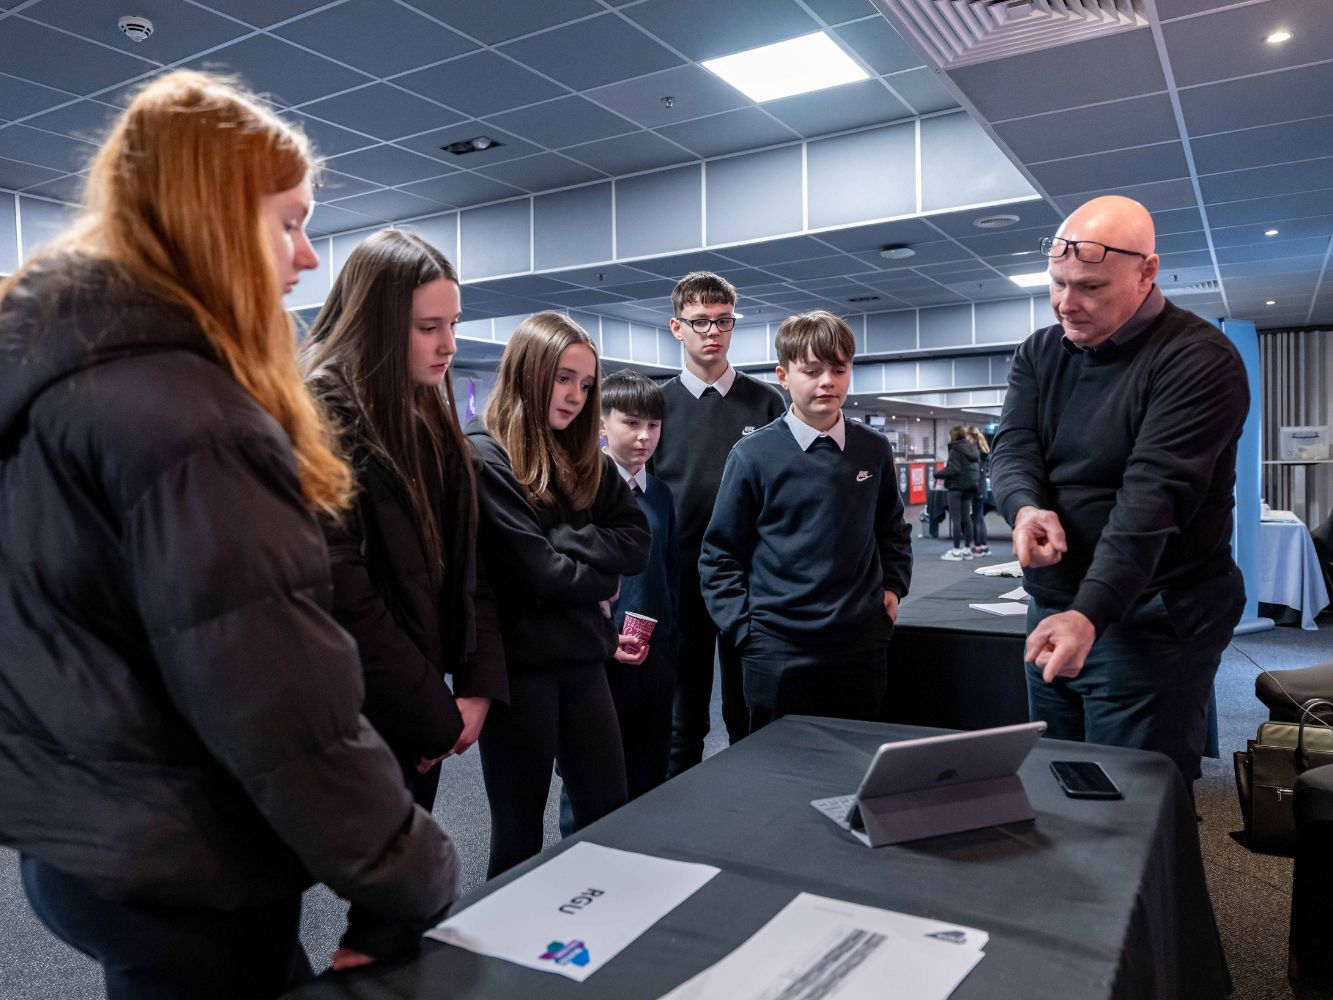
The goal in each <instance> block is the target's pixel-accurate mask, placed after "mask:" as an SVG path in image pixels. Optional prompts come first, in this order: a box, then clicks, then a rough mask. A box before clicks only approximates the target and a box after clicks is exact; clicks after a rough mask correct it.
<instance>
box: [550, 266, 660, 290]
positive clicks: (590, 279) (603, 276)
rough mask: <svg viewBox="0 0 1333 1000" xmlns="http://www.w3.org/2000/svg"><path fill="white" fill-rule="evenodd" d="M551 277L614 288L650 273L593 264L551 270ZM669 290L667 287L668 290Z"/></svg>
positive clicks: (579, 283)
mask: <svg viewBox="0 0 1333 1000" xmlns="http://www.w3.org/2000/svg"><path fill="white" fill-rule="evenodd" d="M551 277H553V278H558V279H559V280H561V281H567V282H569V283H570V284H571V285H605V286H606V287H608V288H615V287H616V286H617V285H628V284H631V283H633V282H638V281H645V280H647V279H649V278H651V277H652V275H650V274H649V273H648V272H647V271H640V270H639V269H638V268H634V267H626V266H625V265H624V264H594V265H593V266H591V267H573V268H564V269H562V270H559V271H555V272H552V274H551ZM670 290H671V289H670V288H668V289H667V291H668V292H669V291H670Z"/></svg>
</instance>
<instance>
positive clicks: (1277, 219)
mask: <svg viewBox="0 0 1333 1000" xmlns="http://www.w3.org/2000/svg"><path fill="white" fill-rule="evenodd" d="M1312 215H1333V191H1308V192H1305V193H1304V194H1287V195H1278V196H1276V197H1272V198H1256V199H1254V200H1253V201H1231V202H1227V203H1226V204H1223V205H1212V206H1210V207H1209V209H1208V224H1209V225H1210V226H1244V225H1251V224H1253V223H1258V222H1263V223H1268V224H1273V225H1277V227H1278V228H1279V229H1281V228H1282V226H1281V223H1282V221H1283V220H1284V219H1302V218H1308V217H1309V216H1312Z"/></svg>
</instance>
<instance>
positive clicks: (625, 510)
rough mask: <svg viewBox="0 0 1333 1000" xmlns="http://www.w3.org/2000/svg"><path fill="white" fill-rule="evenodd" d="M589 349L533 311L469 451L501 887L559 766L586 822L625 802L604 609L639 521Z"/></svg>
mask: <svg viewBox="0 0 1333 1000" xmlns="http://www.w3.org/2000/svg"><path fill="white" fill-rule="evenodd" d="M600 420H601V404H600V402H599V393H598V373H597V348H596V345H595V344H594V343H593V341H592V338H590V337H589V336H588V334H587V333H585V332H584V331H583V330H582V329H581V328H580V327H579V326H578V324H576V323H574V322H573V321H572V320H570V319H569V317H567V316H564V315H562V314H560V313H554V312H542V313H537V314H535V315H533V316H530V317H528V318H527V319H526V320H524V321H523V322H522V323H520V324H519V326H518V329H516V330H515V331H514V333H513V336H512V337H510V340H509V343H508V344H507V345H506V346H505V351H504V356H503V357H502V358H501V359H500V372H499V380H498V383H497V385H496V387H495V389H494V391H493V392H492V393H491V396H490V398H489V399H488V400H487V402H486V408H485V412H484V414H483V416H482V419H481V420H479V421H473V423H472V424H471V425H469V427H468V440H469V442H470V443H471V445H472V447H473V451H474V453H475V454H476V455H477V456H478V458H480V459H481V460H482V462H483V463H484V464H483V465H482V466H481V470H480V473H479V475H478V490H479V492H480V496H481V505H480V507H481V533H480V538H479V543H478V547H479V554H480V558H481V560H482V562H483V563H484V564H485V566H486V571H487V576H488V577H489V579H490V582H491V585H492V587H493V588H494V590H495V595H496V598H497V600H498V602H499V606H500V622H501V632H502V635H503V636H504V648H505V659H506V661H507V663H508V667H509V707H508V709H507V710H499V711H495V712H492V713H491V715H490V716H489V717H488V718H487V720H486V728H485V729H484V730H483V731H482V734H481V764H482V770H483V774H484V776H485V779H486V797H487V799H488V800H489V801H490V806H491V859H490V867H489V876H492V877H493V876H495V875H498V874H500V873H501V872H503V871H505V870H507V869H509V868H511V867H513V866H514V865H516V864H518V863H519V862H520V861H523V860H525V859H526V858H529V857H531V856H532V855H534V854H536V853H537V852H538V851H540V850H541V848H542V814H543V811H544V809H545V807H546V799H547V795H548V794H549V793H550V788H551V765H552V763H553V762H557V761H558V762H559V764H560V773H561V776H562V777H563V778H564V782H565V788H566V789H567V790H568V792H569V798H570V802H571V804H572V806H573V812H574V818H575V821H576V822H577V823H578V825H580V826H584V825H587V824H588V823H591V822H593V821H594V820H596V819H599V818H601V817H602V816H604V815H605V814H606V813H608V812H610V811H611V810H612V809H615V808H617V807H618V806H620V805H623V804H624V802H625V801H626V799H627V797H628V793H627V790H626V781H625V758H624V751H623V750H622V748H621V742H620V728H619V725H618V724H617V722H616V712H615V705H614V704H613V703H612V701H611V692H610V688H609V687H608V686H607V681H606V671H605V669H604V668H603V664H604V662H605V661H606V660H607V659H608V658H609V657H611V656H612V654H613V653H614V652H615V649H616V640H617V636H616V630H615V627H614V625H613V624H612V621H611V612H610V604H609V602H610V601H611V599H612V598H613V597H614V596H615V594H616V593H617V591H618V590H619V586H620V577H621V575H622V574H633V573H638V572H640V571H641V570H642V569H643V568H644V566H645V565H646V563H647V561H648V555H649V551H650V544H651V538H650V536H649V533H648V522H647V519H646V518H645V517H644V516H643V513H642V511H640V510H639V506H638V504H637V503H635V501H634V498H633V496H632V495H631V494H630V491H629V487H628V486H626V485H625V481H624V479H622V478H621V476H620V475H619V474H618V473H617V472H616V471H615V467H614V465H613V464H612V463H611V459H610V458H609V457H607V456H605V455H603V454H602V453H601V451H600V449H599V447H598V445H599V426H600Z"/></svg>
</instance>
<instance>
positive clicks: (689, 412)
mask: <svg viewBox="0 0 1333 1000" xmlns="http://www.w3.org/2000/svg"><path fill="white" fill-rule="evenodd" d="M662 398H663V402H664V404H665V412H664V414H663V417H662V437H661V440H660V442H659V443H658V445H657V451H656V452H655V453H654V455H653V459H652V462H651V464H650V466H649V471H651V472H652V474H653V475H655V476H656V477H657V478H658V479H660V480H662V482H664V483H666V485H667V488H668V489H670V490H671V496H672V497H673V498H674V499H675V502H676V532H677V537H678V538H679V544H680V552H681V570H682V572H688V573H690V574H693V573H694V572H697V564H698V561H699V544H700V542H701V540H702V539H703V534H704V528H706V527H707V526H708V519H709V518H710V517H711V516H712V514H713V504H714V502H715V501H716V499H717V488H718V484H719V483H720V482H721V481H722V468H723V466H724V465H726V462H727V454H728V452H730V451H731V446H732V445H734V444H735V443H736V442H737V441H739V440H741V438H743V437H745V436H746V435H748V434H752V433H753V432H754V431H755V430H756V429H757V428H759V427H763V426H764V425H765V424H767V423H771V422H772V421H773V420H776V419H777V418H778V417H780V416H782V414H783V413H785V412H786V410H787V404H786V403H785V401H784V400H783V398H782V394H781V393H779V392H778V391H777V390H776V389H774V388H773V387H772V386H770V385H768V384H767V383H765V382H761V381H760V380H759V379H757V378H752V377H751V376H749V375H746V374H744V373H743V372H737V373H736V381H735V382H733V383H732V385H731V388H730V389H729V390H728V391H727V394H726V395H725V396H722V395H719V394H718V392H717V391H716V390H713V389H711V387H710V390H705V391H704V394H703V396H701V397H699V398H697V399H696V398H695V396H694V394H693V393H691V392H690V390H689V389H687V388H685V386H684V385H683V384H682V383H681V381H680V376H676V377H675V378H673V379H671V380H670V381H669V382H667V383H666V384H664V385H663V386H662Z"/></svg>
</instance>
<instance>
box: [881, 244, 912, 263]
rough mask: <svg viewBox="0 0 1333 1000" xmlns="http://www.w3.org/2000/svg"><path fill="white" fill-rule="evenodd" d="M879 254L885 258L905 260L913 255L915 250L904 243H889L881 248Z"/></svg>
mask: <svg viewBox="0 0 1333 1000" xmlns="http://www.w3.org/2000/svg"><path fill="white" fill-rule="evenodd" d="M879 255H880V256H881V257H883V258H884V259H885V260H906V259H907V258H908V257H915V256H916V251H915V250H913V249H912V248H911V247H909V246H907V245H906V244H904V243H891V244H889V245H888V246H886V247H884V248H882V249H881V250H880V252H879Z"/></svg>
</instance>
